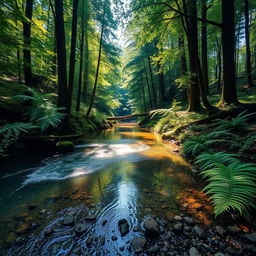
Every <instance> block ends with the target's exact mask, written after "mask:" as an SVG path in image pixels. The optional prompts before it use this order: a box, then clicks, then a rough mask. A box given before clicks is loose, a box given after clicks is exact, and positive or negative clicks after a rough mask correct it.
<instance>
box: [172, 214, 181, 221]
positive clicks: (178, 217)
mask: <svg viewBox="0 0 256 256" xmlns="http://www.w3.org/2000/svg"><path fill="white" fill-rule="evenodd" d="M174 219H175V220H177V221H182V219H183V218H182V217H181V216H179V215H176V216H175V217H174Z"/></svg>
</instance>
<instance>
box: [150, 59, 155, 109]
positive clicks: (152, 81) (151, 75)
mask: <svg viewBox="0 0 256 256" xmlns="http://www.w3.org/2000/svg"><path fill="white" fill-rule="evenodd" d="M148 66H149V73H150V79H151V85H152V91H153V99H154V107H155V108H156V107H157V97H156V90H155V83H154V77H153V72H152V67H151V61H150V57H149V56H148Z"/></svg>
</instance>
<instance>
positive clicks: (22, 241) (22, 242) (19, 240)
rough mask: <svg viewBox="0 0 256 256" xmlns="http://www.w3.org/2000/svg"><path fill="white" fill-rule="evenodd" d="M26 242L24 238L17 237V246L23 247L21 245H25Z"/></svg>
mask: <svg viewBox="0 0 256 256" xmlns="http://www.w3.org/2000/svg"><path fill="white" fill-rule="evenodd" d="M25 242H26V239H25V238H24V237H21V236H19V237H17V239H16V240H15V244H16V245H21V244H24V243H25Z"/></svg>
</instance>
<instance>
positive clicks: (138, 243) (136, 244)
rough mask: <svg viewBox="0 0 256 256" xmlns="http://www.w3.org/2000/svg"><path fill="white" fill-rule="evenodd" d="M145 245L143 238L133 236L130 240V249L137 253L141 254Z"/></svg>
mask: <svg viewBox="0 0 256 256" xmlns="http://www.w3.org/2000/svg"><path fill="white" fill-rule="evenodd" d="M145 245H146V239H145V238H144V237H139V236H135V237H134V238H133V239H132V240H131V247H132V248H133V250H134V251H135V252H137V253H139V252H142V251H143V248H144V247H145Z"/></svg>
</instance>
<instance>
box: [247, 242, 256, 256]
mask: <svg viewBox="0 0 256 256" xmlns="http://www.w3.org/2000/svg"><path fill="white" fill-rule="evenodd" d="M244 249H245V250H246V251H249V252H251V253H253V254H254V255H256V247H255V246H254V245H253V244H244Z"/></svg>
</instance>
